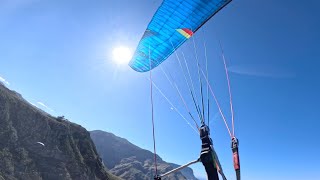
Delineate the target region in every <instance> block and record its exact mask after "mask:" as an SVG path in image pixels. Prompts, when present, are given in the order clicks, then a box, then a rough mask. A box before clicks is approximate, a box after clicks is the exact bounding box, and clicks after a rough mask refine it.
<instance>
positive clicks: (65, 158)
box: [0, 84, 119, 180]
mask: <svg viewBox="0 0 320 180" xmlns="http://www.w3.org/2000/svg"><path fill="white" fill-rule="evenodd" d="M18 179H21V180H22V179H23V180H42V179H45V180H72V179H74V180H107V179H108V180H117V179H119V178H117V177H115V176H113V175H111V174H110V173H108V172H107V170H106V169H105V167H104V166H103V163H102V160H101V158H100V157H99V156H98V154H97V151H96V148H95V146H94V144H93V142H92V140H91V138H90V134H89V132H88V131H86V130H85V129H84V128H83V127H81V126H80V125H77V124H74V123H71V122H68V121H66V120H65V119H63V118H55V117H52V116H50V115H49V114H47V113H45V112H44V111H41V110H39V109H38V108H36V107H35V106H33V105H31V104H30V103H28V102H27V101H26V100H24V99H23V98H22V96H21V95H20V94H18V93H17V92H14V91H11V90H9V89H7V88H6V87H5V86H4V85H2V84H0V180H18Z"/></svg>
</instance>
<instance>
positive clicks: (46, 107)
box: [37, 102, 54, 112]
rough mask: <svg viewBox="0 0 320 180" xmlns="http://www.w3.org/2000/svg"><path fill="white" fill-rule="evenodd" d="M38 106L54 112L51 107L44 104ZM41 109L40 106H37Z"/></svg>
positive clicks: (40, 103)
mask: <svg viewBox="0 0 320 180" xmlns="http://www.w3.org/2000/svg"><path fill="white" fill-rule="evenodd" d="M37 105H40V106H41V107H44V108H45V109H47V110H49V111H51V112H54V110H53V109H52V108H50V107H49V106H47V105H45V104H44V103H43V102H37ZM37 107H39V106H37Z"/></svg>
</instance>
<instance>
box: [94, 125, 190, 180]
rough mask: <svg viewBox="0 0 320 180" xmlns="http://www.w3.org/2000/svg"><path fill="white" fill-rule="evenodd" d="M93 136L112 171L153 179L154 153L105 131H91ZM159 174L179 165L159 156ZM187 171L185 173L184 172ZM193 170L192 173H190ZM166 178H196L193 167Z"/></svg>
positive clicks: (138, 177)
mask: <svg viewBox="0 0 320 180" xmlns="http://www.w3.org/2000/svg"><path fill="white" fill-rule="evenodd" d="M90 135H91V138H92V140H93V142H94V143H95V145H96V148H97V151H98V153H99V155H100V157H101V158H102V160H103V161H104V162H105V165H106V167H108V168H109V169H110V171H111V172H112V173H113V174H114V175H116V176H119V177H121V178H123V179H132V180H133V179H135V180H140V179H141V180H146V179H153V173H154V164H153V159H154V154H153V153H152V152H150V151H148V150H144V149H141V148H139V147H138V146H136V145H134V144H132V143H130V142H129V141H128V140H126V139H124V138H120V137H117V136H115V135H114V134H112V133H108V132H104V131H99V130H96V131H91V132H90ZM157 162H158V171H159V174H162V173H165V172H168V171H169V170H172V169H173V168H175V167H177V166H178V165H176V164H172V163H167V162H165V161H163V160H162V159H161V158H160V157H159V156H157ZM184 172H185V173H184ZM190 172H191V174H190ZM164 179H172V180H173V179H181V180H182V179H188V180H196V178H195V177H194V175H193V171H192V169H191V168H186V169H185V170H184V171H182V172H177V173H175V174H172V175H170V176H168V177H167V178H164Z"/></svg>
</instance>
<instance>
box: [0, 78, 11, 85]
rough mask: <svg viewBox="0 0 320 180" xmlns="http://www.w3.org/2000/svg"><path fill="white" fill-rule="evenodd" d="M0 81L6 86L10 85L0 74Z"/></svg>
mask: <svg viewBox="0 0 320 180" xmlns="http://www.w3.org/2000/svg"><path fill="white" fill-rule="evenodd" d="M0 82H2V83H4V84H5V85H7V86H9V85H10V83H9V82H8V81H7V80H6V79H4V78H3V77H1V76H0Z"/></svg>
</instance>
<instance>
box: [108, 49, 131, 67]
mask: <svg viewBox="0 0 320 180" xmlns="http://www.w3.org/2000/svg"><path fill="white" fill-rule="evenodd" d="M112 55H113V61H114V62H116V63H117V64H120V65H122V64H128V63H129V61H130V60H131V58H132V52H131V50H130V48H128V47H126V46H118V47H115V48H114V49H113V51H112Z"/></svg>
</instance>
